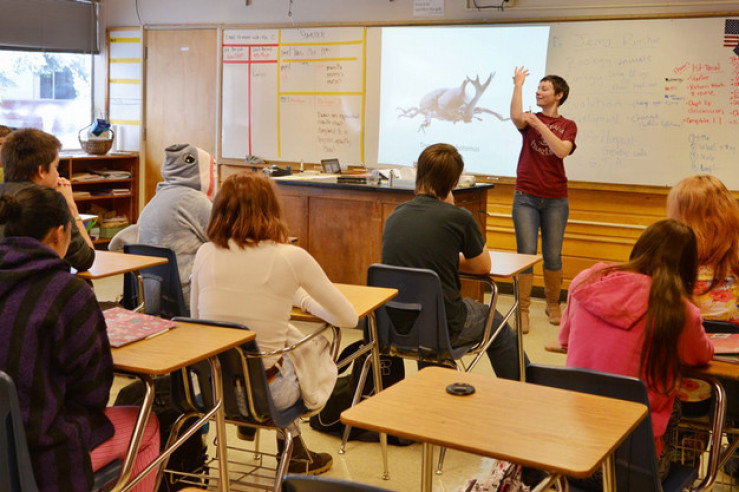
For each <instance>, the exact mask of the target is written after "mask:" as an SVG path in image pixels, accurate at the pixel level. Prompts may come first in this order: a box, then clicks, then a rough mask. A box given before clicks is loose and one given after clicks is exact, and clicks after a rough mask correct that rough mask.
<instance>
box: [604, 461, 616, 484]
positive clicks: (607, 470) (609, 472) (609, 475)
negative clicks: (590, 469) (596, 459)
mask: <svg viewBox="0 0 739 492" xmlns="http://www.w3.org/2000/svg"><path fill="white" fill-rule="evenodd" d="M615 490H616V464H615V462H614V460H613V454H609V455H608V456H607V457H606V459H605V460H603V492H615Z"/></svg>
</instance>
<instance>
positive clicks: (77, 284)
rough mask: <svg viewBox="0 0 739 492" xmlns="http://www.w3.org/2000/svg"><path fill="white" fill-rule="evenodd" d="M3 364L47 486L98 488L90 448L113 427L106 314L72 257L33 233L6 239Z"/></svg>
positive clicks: (0, 329)
mask: <svg viewBox="0 0 739 492" xmlns="http://www.w3.org/2000/svg"><path fill="white" fill-rule="evenodd" d="M0 369H2V370H3V371H5V372H6V373H7V374H8V375H9V376H10V377H11V378H12V379H13V381H14V382H15V385H16V388H17V390H18V400H19V403H20V408H21V413H22V415H23V423H24V425H25V429H26V438H27V440H28V445H29V449H30V454H31V461H32V462H33V468H34V475H35V477H36V482H37V484H38V487H39V490H42V491H52V490H59V491H83V490H84V491H87V490H90V488H91V486H92V468H91V465H90V450H92V449H93V448H95V447H96V446H98V445H100V444H101V443H103V442H104V441H105V440H107V439H109V438H110V437H111V436H112V435H113V425H112V424H111V423H110V421H109V420H108V419H107V418H106V417H105V415H104V414H103V409H104V408H105V406H106V404H107V401H108V396H109V392H110V387H111V384H112V381H113V362H112V357H111V353H110V345H109V342H108V337H107V334H106V332H105V320H104V318H103V315H102V312H101V311H100V308H99V307H98V304H97V300H96V298H95V295H94V294H93V292H92V289H90V287H89V286H88V285H87V284H86V283H85V282H84V281H83V280H81V279H78V278H76V277H74V276H73V275H71V274H70V272H69V264H68V263H66V262H65V261H63V260H62V259H61V258H59V256H58V255H57V254H56V253H55V252H54V251H53V250H51V249H49V248H47V247H46V246H44V245H43V244H41V243H40V242H39V241H36V240H35V239H32V238H28V237H10V238H4V239H3V240H2V241H1V242H0Z"/></svg>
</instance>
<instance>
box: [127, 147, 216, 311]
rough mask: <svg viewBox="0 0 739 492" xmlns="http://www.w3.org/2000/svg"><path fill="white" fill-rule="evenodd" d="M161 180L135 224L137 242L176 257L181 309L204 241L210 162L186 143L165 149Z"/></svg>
mask: <svg viewBox="0 0 739 492" xmlns="http://www.w3.org/2000/svg"><path fill="white" fill-rule="evenodd" d="M165 152H166V156H165V159H164V163H163V164H162V177H163V178H164V181H162V182H161V183H159V184H157V192H156V195H154V198H152V199H151V201H150V202H149V203H147V204H146V207H144V210H143V211H142V212H141V216H140V217H139V221H138V229H139V238H138V242H140V243H143V244H149V245H152V246H160V247H164V248H170V249H171V250H172V251H174V253H175V255H176V256H177V267H178V269H179V271H180V272H179V273H180V281H181V283H182V292H183V296H184V298H185V306H189V304H190V272H191V271H192V262H193V260H194V259H195V253H196V252H197V250H198V248H199V247H200V246H201V245H203V244H204V243H206V242H208V236H207V234H206V232H205V230H206V228H207V227H208V218H209V217H210V210H211V208H212V204H211V199H212V196H213V193H214V191H215V176H214V171H215V169H214V161H213V157H212V156H211V155H210V154H208V153H207V152H206V151H204V150H202V149H199V148H197V147H193V146H192V145H189V144H178V145H172V146H170V147H167V148H166V149H165Z"/></svg>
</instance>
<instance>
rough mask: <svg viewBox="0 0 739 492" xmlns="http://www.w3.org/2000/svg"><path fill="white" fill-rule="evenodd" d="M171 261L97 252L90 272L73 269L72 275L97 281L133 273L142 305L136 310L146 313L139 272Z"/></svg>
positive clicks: (156, 257)
mask: <svg viewBox="0 0 739 492" xmlns="http://www.w3.org/2000/svg"><path fill="white" fill-rule="evenodd" d="M168 261H169V260H167V259H166V258H160V257H158V256H143V255H131V254H126V253H116V252H113V251H95V261H94V262H93V263H92V266H91V267H90V269H89V270H85V271H82V272H78V271H76V270H75V269H74V268H73V269H72V273H74V274H75V275H76V276H78V277H80V278H83V279H85V280H88V281H90V280H96V279H99V278H105V277H112V276H114V275H121V274H124V273H129V272H132V273H133V274H134V275H136V279H137V281H138V291H139V299H141V304H140V305H139V306H138V307H137V308H136V309H135V311H138V312H140V313H143V312H144V311H145V306H146V299H145V297H144V280H143V279H142V278H141V275H139V270H141V269H144V268H149V267H153V266H157V265H163V264H165V263H167V262H168Z"/></svg>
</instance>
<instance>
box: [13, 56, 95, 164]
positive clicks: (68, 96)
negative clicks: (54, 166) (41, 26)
mask: <svg viewBox="0 0 739 492" xmlns="http://www.w3.org/2000/svg"><path fill="white" fill-rule="evenodd" d="M91 121H92V55H84V54H73V53H41V52H32V51H2V50H0V125H6V126H9V127H12V128H21V127H33V128H38V129H40V130H44V131H45V132H48V133H51V134H53V135H54V136H56V137H57V138H58V139H59V140H60V141H61V142H62V145H63V147H64V149H65V150H69V149H79V148H80V144H79V141H78V140H77V134H78V132H79V130H80V129H81V128H83V127H85V126H87V125H89V124H90V122H91Z"/></svg>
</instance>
